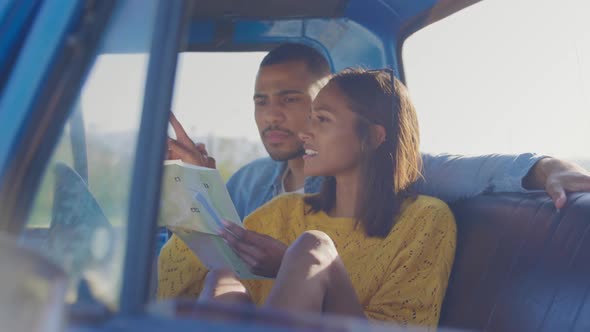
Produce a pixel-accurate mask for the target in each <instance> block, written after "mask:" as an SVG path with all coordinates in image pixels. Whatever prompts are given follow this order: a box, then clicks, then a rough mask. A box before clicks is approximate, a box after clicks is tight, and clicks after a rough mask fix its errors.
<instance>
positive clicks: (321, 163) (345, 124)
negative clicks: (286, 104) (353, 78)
mask: <svg viewBox="0 0 590 332" xmlns="http://www.w3.org/2000/svg"><path fill="white" fill-rule="evenodd" d="M356 124H357V115H356V114H355V113H354V112H353V111H352V110H350V107H349V106H348V104H347V102H346V97H345V96H344V94H343V93H342V92H341V91H340V88H338V86H337V85H336V84H334V83H329V84H328V85H326V86H325V87H324V88H323V89H322V90H321V91H320V92H319V94H318V95H317V97H316V98H315V100H314V101H313V104H312V111H311V115H310V119H309V121H308V123H307V127H306V129H305V130H304V131H303V132H301V133H300V134H299V137H300V138H301V140H302V141H303V143H304V148H305V152H306V153H305V156H304V157H303V159H304V161H305V166H304V169H303V170H304V173H305V175H306V176H338V175H345V174H353V173H355V172H357V171H358V168H359V165H360V158H361V143H360V141H359V138H358V134H357V132H356Z"/></svg>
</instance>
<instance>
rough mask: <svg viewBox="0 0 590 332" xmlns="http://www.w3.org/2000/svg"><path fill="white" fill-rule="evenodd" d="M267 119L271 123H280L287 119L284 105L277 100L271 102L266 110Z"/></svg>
mask: <svg viewBox="0 0 590 332" xmlns="http://www.w3.org/2000/svg"><path fill="white" fill-rule="evenodd" d="M265 118H266V121H267V122H269V123H280V122H283V121H284V120H285V111H284V110H283V106H282V105H281V104H280V103H277V102H271V103H270V105H269V107H268V108H267V110H266V112H265Z"/></svg>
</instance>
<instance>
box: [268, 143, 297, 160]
mask: <svg viewBox="0 0 590 332" xmlns="http://www.w3.org/2000/svg"><path fill="white" fill-rule="evenodd" d="M265 148H266V147H265ZM266 152H268V154H269V156H270V158H271V159H272V160H274V161H289V160H291V159H295V158H299V157H301V156H303V155H304V154H305V149H304V148H303V145H301V146H299V148H298V149H297V150H295V151H285V152H271V151H269V150H268V148H266Z"/></svg>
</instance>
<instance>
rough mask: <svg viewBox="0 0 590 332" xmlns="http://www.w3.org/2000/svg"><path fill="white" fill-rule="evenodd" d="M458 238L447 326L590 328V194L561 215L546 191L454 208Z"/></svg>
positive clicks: (576, 197)
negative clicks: (544, 192)
mask: <svg viewBox="0 0 590 332" xmlns="http://www.w3.org/2000/svg"><path fill="white" fill-rule="evenodd" d="M451 207H452V209H453V212H454V213H455V218H456V219H457V228H458V238H457V253H456V258H455V263H454V266H453V270H452V273H451V279H450V281H449V288H448V290H447V294H446V297H445V302H444V305H443V311H442V313H441V320H440V325H441V326H445V327H456V328H466V329H474V330H487V331H566V330H568V331H569V330H574V331H590V193H584V194H573V195H569V196H568V203H567V206H566V207H565V208H564V209H562V210H561V211H560V212H557V211H556V209H555V207H554V205H553V202H552V201H551V200H550V199H549V197H548V196H547V195H545V194H493V195H482V196H478V197H475V198H472V199H468V200H465V201H461V202H458V203H456V204H453V205H452V206H451Z"/></svg>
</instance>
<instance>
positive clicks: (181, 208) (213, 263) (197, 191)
mask: <svg viewBox="0 0 590 332" xmlns="http://www.w3.org/2000/svg"><path fill="white" fill-rule="evenodd" d="M222 220H225V221H226V222H232V223H234V224H236V225H238V226H240V227H243V226H242V222H241V220H240V217H239V216H238V213H237V212H236V208H235V207H234V205H233V203H232V201H231V198H230V196H229V193H228V191H227V189H226V187H225V183H224V182H223V179H222V178H221V175H220V174H219V171H217V170H216V169H212V168H205V167H199V166H193V165H190V164H186V163H183V162H182V161H180V160H168V161H165V162H164V176H163V181H162V200H161V205H160V215H159V217H158V224H159V225H160V226H164V227H167V228H168V229H170V230H171V231H172V232H173V233H174V234H176V236H178V237H179V238H180V239H182V240H183V241H184V242H185V243H186V244H187V246H188V247H189V248H190V249H191V250H192V251H193V252H194V253H195V254H196V255H197V256H198V257H199V259H200V261H201V262H202V263H203V265H205V266H206V267H207V268H208V269H209V270H212V269H221V268H224V269H231V270H233V271H234V273H236V275H237V276H238V277H239V278H241V279H262V278H264V277H261V276H257V275H254V274H252V273H251V272H250V271H249V269H248V265H247V264H246V263H245V262H244V261H243V260H242V259H241V258H240V257H238V256H237V255H236V254H235V253H234V251H233V250H232V249H231V248H230V247H229V246H228V245H227V244H226V243H225V242H224V241H223V239H222V238H221V236H220V235H219V234H220V231H221V230H222V229H223V228H224V226H223V223H222Z"/></svg>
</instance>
